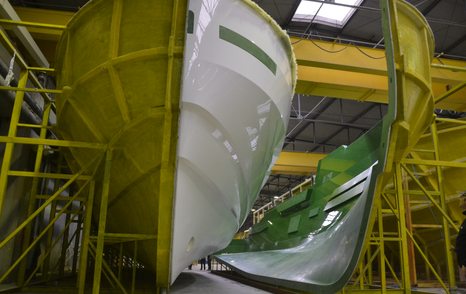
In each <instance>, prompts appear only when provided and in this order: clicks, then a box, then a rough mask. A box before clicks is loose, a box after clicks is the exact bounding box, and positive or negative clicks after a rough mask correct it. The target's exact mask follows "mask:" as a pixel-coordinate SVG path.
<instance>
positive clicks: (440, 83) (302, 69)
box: [292, 38, 466, 111]
mask: <svg viewBox="0 0 466 294" xmlns="http://www.w3.org/2000/svg"><path fill="white" fill-rule="evenodd" d="M292 43H293V47H294V51H295V55H296V59H297V63H298V78H299V80H298V84H297V87H296V92H297V93H300V94H306V95H314V96H329V97H338V98H344V99H351V100H357V101H369V102H378V103H387V96H388V94H387V89H388V88H387V87H388V83H387V70H386V61H385V52H384V50H383V49H374V48H367V47H360V46H354V45H348V44H338V43H335V42H327V41H319V40H308V39H301V38H292ZM438 65H447V66H453V67H456V68H459V69H465V70H466V62H465V61H459V60H453V59H446V58H441V59H440V58H436V59H435V60H434V63H433V67H432V71H431V74H432V81H433V92H434V96H435V97H437V96H441V95H442V94H443V93H445V92H447V91H448V89H450V88H452V87H454V86H455V85H458V84H460V83H462V82H464V81H466V71H465V70H458V71H453V70H450V69H446V68H439V67H438ZM465 96H466V88H465V89H462V90H461V91H458V92H456V93H454V94H453V95H451V96H450V97H448V98H447V99H444V100H443V101H441V102H440V103H439V104H437V105H436V107H437V108H442V109H452V110H457V111H466V100H465V99H464V97H465Z"/></svg>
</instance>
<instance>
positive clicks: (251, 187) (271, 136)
mask: <svg viewBox="0 0 466 294" xmlns="http://www.w3.org/2000/svg"><path fill="white" fill-rule="evenodd" d="M189 9H190V10H191V11H193V12H194V32H193V34H188V35H187V40H186V47H185V56H184V58H185V62H184V74H183V88H182V103H181V116H180V131H179V142H178V163H177V175H176V187H175V189H176V193H175V208H174V219H173V222H174V223H173V240H172V242H173V243H172V248H173V250H172V258H171V261H172V263H171V281H172V282H173V281H174V280H175V279H176V277H177V276H178V275H179V273H180V272H181V271H182V270H183V269H184V268H186V266H187V265H188V264H190V263H191V261H192V260H196V259H198V258H200V257H202V256H206V255H208V254H210V253H213V252H216V251H218V250H220V249H222V248H224V247H225V246H227V245H228V243H229V242H230V240H231V239H232V237H233V235H234V234H235V233H236V231H237V230H238V229H239V227H240V226H241V224H242V223H243V222H244V220H245V218H246V217H247V215H248V212H249V211H250V209H251V207H252V204H253V203H254V201H255V199H256V197H257V195H258V194H259V192H260V189H261V188H262V186H263V184H264V183H265V181H266V179H267V177H268V174H269V172H270V168H271V166H272V165H273V163H274V161H275V159H276V157H277V156H278V153H279V152H280V150H281V147H282V144H283V139H284V136H285V131H286V125H287V121H286V119H287V118H288V115H289V108H290V103H291V99H292V91H293V89H292V88H293V86H292V74H294V73H292V72H291V65H290V64H291V62H290V60H289V58H288V56H289V54H288V53H287V52H286V51H285V50H286V49H285V47H284V45H283V43H282V41H281V40H280V38H279V36H278V34H277V32H276V31H275V30H274V29H273V28H272V26H271V25H270V24H269V23H268V22H269V20H267V19H266V18H265V17H264V16H262V15H260V14H259V13H258V12H257V11H256V10H255V9H253V8H252V7H251V6H249V5H248V4H246V3H245V1H241V0H193V1H190V4H189ZM220 25H222V26H224V27H226V28H228V29H230V30H233V31H235V32H236V33H238V34H240V35H242V36H243V37H245V38H247V39H248V40H250V41H252V42H253V43H254V44H256V45H257V46H258V47H259V48H261V49H262V50H263V51H265V52H266V53H267V54H268V55H269V56H270V57H271V58H272V60H273V61H274V62H275V63H276V64H277V71H276V74H273V73H272V72H271V70H270V69H269V68H267V67H266V66H265V65H264V64H263V63H261V62H260V61H259V60H258V59H257V58H256V57H254V56H253V55H251V54H250V53H248V52H246V51H245V50H243V49H242V48H240V47H238V46H236V45H234V44H232V43H230V42H227V41H225V40H222V39H220V38H219V26H220Z"/></svg>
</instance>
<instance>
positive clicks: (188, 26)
mask: <svg viewBox="0 0 466 294" xmlns="http://www.w3.org/2000/svg"><path fill="white" fill-rule="evenodd" d="M186 32H187V33H188V34H192V33H193V32H194V12H193V11H192V10H189V11H188V23H187V24H186Z"/></svg>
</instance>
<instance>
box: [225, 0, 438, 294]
mask: <svg viewBox="0 0 466 294" xmlns="http://www.w3.org/2000/svg"><path fill="white" fill-rule="evenodd" d="M381 2H382V7H383V11H384V13H386V14H385V15H384V21H385V23H384V28H385V30H384V39H385V44H386V55H387V63H388V64H387V67H388V69H389V70H388V71H389V76H390V81H389V85H390V86H389V89H390V91H389V92H390V97H389V112H388V114H387V115H386V116H385V117H384V119H383V121H381V122H380V123H379V124H378V125H377V126H376V127H374V128H373V129H372V130H370V131H369V132H367V133H366V134H364V135H363V136H361V137H360V138H359V139H358V140H357V141H355V142H354V143H353V144H351V145H350V146H342V147H340V148H338V149H337V150H335V151H334V152H332V153H331V154H329V155H328V156H326V157H325V158H324V159H322V160H321V161H320V162H319V166H318V170H317V176H316V183H315V185H314V186H313V187H312V189H310V190H308V191H306V192H303V193H302V194H301V195H299V196H295V197H298V198H295V197H293V198H295V199H293V198H291V200H288V202H285V203H283V204H281V205H279V206H277V207H276V208H274V209H273V210H270V211H268V212H267V213H266V215H265V217H264V219H263V220H262V221H261V222H260V223H258V224H256V225H255V226H254V227H253V228H252V232H251V235H250V237H249V238H248V239H246V240H238V241H234V242H233V243H232V244H231V246H229V247H228V248H227V249H226V250H225V251H224V252H225V253H224V254H221V255H219V256H218V258H219V260H220V261H221V262H223V263H226V264H228V265H229V266H231V267H233V268H234V269H236V270H237V271H239V272H241V273H242V274H244V275H246V276H247V277H249V278H252V279H256V280H259V281H263V282H266V283H271V284H276V285H277V284H278V285H281V286H283V287H286V288H291V289H297V290H300V291H306V292H312V293H336V292H338V291H339V290H340V289H341V288H342V287H343V286H344V285H345V284H346V283H347V281H348V280H349V278H350V277H351V275H352V273H353V271H354V270H355V267H356V265H357V262H358V260H359V258H360V256H361V254H362V250H363V245H364V244H365V243H366V240H367V238H368V235H367V234H368V232H370V230H369V226H370V224H371V223H372V222H371V215H372V213H373V203H374V199H375V197H377V196H378V195H380V193H381V191H382V189H383V187H384V186H385V185H386V184H387V183H388V182H389V181H390V180H391V179H392V175H393V174H392V167H393V164H394V163H395V162H397V161H399V160H400V159H401V158H403V156H405V155H406V154H407V153H408V152H409V151H410V149H411V148H412V147H413V146H414V145H415V144H416V142H417V141H418V139H419V138H420V137H421V135H422V133H423V132H424V131H425V129H426V128H427V127H428V126H429V125H430V123H431V121H432V112H433V98H432V91H431V85H430V81H431V78H430V70H429V67H430V61H431V59H432V55H433V37H432V35H433V34H432V32H431V31H430V29H429V27H428V25H427V22H426V21H425V19H424V18H423V17H422V15H421V14H420V13H419V12H418V11H417V10H416V9H415V8H414V7H412V6H410V5H409V4H407V3H405V2H404V1H385V0H383V1H381ZM402 64H403V65H404V66H401V65H402Z"/></svg>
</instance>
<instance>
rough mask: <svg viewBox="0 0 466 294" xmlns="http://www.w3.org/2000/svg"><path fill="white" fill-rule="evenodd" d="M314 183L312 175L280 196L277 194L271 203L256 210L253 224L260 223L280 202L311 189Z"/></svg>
mask: <svg viewBox="0 0 466 294" xmlns="http://www.w3.org/2000/svg"><path fill="white" fill-rule="evenodd" d="M313 184H314V177H310V178H309V179H307V180H305V181H304V182H302V183H301V184H299V185H297V186H296V187H294V188H293V189H291V190H290V191H287V192H285V193H283V194H282V195H280V196H275V197H274V199H273V200H272V201H270V202H269V203H267V204H265V205H264V206H262V207H261V208H259V209H257V210H256V211H254V213H253V219H252V223H253V224H256V223H258V222H259V221H260V220H261V219H262V218H263V217H264V215H265V213H266V212H267V211H269V210H271V209H272V208H274V207H275V206H277V205H278V204H280V203H283V202H285V200H287V199H289V198H291V197H293V196H295V195H296V194H299V193H301V192H303V191H304V190H306V189H309V187H310V186H312V185H313Z"/></svg>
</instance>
